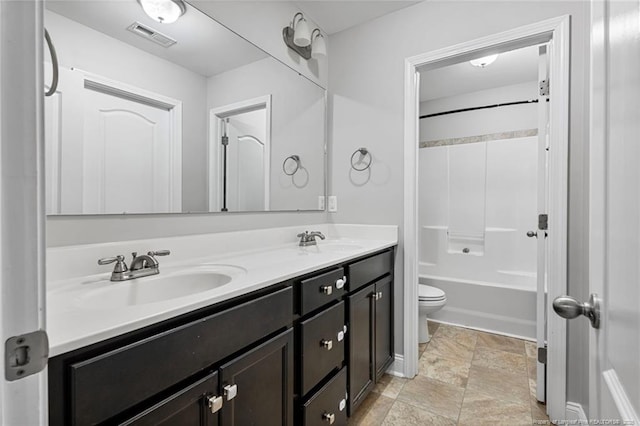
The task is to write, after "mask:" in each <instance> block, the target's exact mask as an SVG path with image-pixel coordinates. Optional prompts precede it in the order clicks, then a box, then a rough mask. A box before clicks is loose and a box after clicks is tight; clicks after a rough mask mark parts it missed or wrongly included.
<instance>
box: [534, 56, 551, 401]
mask: <svg viewBox="0 0 640 426" xmlns="http://www.w3.org/2000/svg"><path fill="white" fill-rule="evenodd" d="M549 47H550V46H549V45H542V46H539V47H538V49H539V50H538V52H539V60H538V81H548V80H549V78H548V76H549V61H548V52H547V49H549ZM548 98H549V96H548V95H547V94H546V93H545V92H544V91H543V90H540V91H539V92H538V176H537V181H538V182H537V183H538V203H537V205H538V214H539V215H540V214H546V213H547V206H548V203H547V197H548V193H549V192H548V188H547V187H548V182H549V174H548V170H547V164H548V161H547V160H548V154H547V153H548V151H547V148H548V147H549V103H548V102H547V99H548ZM533 219H534V220H536V219H538V218H533ZM536 225H538V230H537V231H536V233H537V240H536V243H537V269H536V282H537V289H536V346H537V347H538V349H541V348H542V349H543V350H544V349H546V347H547V237H546V231H545V230H543V229H539V225H540V224H539V223H536ZM546 381H547V371H546V364H545V363H541V362H540V359H539V358H538V362H537V363H536V398H537V400H538V401H540V402H546V400H547V395H546V390H547V383H546Z"/></svg>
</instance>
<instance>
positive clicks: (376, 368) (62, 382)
mask: <svg viewBox="0 0 640 426" xmlns="http://www.w3.org/2000/svg"><path fill="white" fill-rule="evenodd" d="M393 254H394V248H390V249H385V250H383V251H381V252H379V253H377V254H374V255H371V256H367V257H365V258H363V259H357V260H355V261H350V262H346V263H344V264H340V265H336V266H333V267H330V268H328V269H325V270H322V271H319V272H318V273H315V274H314V273H312V274H307V275H305V276H302V277H300V278H297V279H291V280H288V281H286V282H284V283H281V284H277V285H274V286H271V287H269V288H267V289H263V290H261V291H259V292H256V293H252V294H250V295H246V296H241V297H239V298H237V299H234V300H231V301H225V302H222V303H220V304H217V305H213V306H211V307H209V308H204V309H200V310H198V311H196V312H191V313H188V314H185V315H182V316H180V317H177V318H173V319H170V320H167V321H164V322H162V323H159V324H155V325H153V326H149V327H146V328H144V329H140V330H136V331H133V332H131V333H128V334H126V335H123V336H118V337H115V338H112V339H110V340H107V341H103V342H99V343H96V344H94V345H91V346H89V347H85V348H81V349H77V350H74V351H72V352H68V353H65V354H62V355H59V356H56V357H54V358H52V359H51V360H50V361H49V423H50V424H51V425H54V426H55V425H65V426H66V425H94V424H124V425H163V424H164V425H201V426H218V425H220V426H231V425H234V426H235V425H260V426H270V425H273V426H276V425H278V426H294V425H295V426H298V425H303V426H306V425H321V424H333V425H336V426H338V425H346V418H347V413H353V410H354V409H355V408H356V407H357V406H358V404H359V403H360V402H361V401H362V399H363V398H364V397H365V396H366V394H367V393H368V391H369V390H371V388H372V387H373V384H374V383H375V381H376V380H377V379H378V378H379V377H380V375H382V374H383V373H384V371H385V370H386V369H387V368H388V367H389V365H390V364H391V362H392V360H393V340H392V337H393V336H392V332H393V323H392V317H393Z"/></svg>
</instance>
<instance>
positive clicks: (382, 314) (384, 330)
mask: <svg viewBox="0 0 640 426" xmlns="http://www.w3.org/2000/svg"><path fill="white" fill-rule="evenodd" d="M392 282H393V281H392V279H391V277H386V278H383V279H381V280H379V281H377V282H376V288H375V294H376V296H375V297H374V300H375V330H376V331H375V335H376V339H375V366H376V370H375V371H376V381H378V379H380V377H381V376H382V375H383V374H384V372H385V371H386V369H387V368H389V366H390V365H391V363H392V362H393V286H392Z"/></svg>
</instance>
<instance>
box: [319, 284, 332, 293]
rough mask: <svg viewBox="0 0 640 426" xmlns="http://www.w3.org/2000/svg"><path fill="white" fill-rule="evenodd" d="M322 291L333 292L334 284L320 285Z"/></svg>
mask: <svg viewBox="0 0 640 426" xmlns="http://www.w3.org/2000/svg"><path fill="white" fill-rule="evenodd" d="M320 291H322V293H324V294H326V295H329V294H331V293H333V286H332V285H323V286H322V287H320Z"/></svg>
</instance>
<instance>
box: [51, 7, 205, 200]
mask: <svg viewBox="0 0 640 426" xmlns="http://www.w3.org/2000/svg"><path fill="white" fill-rule="evenodd" d="M45 25H46V27H47V30H48V31H49V34H50V35H51V38H52V39H53V41H54V43H55V46H56V52H57V54H58V60H59V64H60V66H61V67H64V68H67V69H69V68H72V67H74V68H79V69H81V70H83V71H88V72H91V73H93V74H97V75H100V76H102V77H107V78H109V79H112V80H116V81H119V82H121V83H125V84H129V85H132V86H136V87H139V88H141V89H144V90H149V91H151V92H154V93H157V94H160V95H163V96H168V97H171V98H174V99H178V100H181V101H182V102H183V105H182V108H183V110H182V164H183V167H182V186H183V191H182V198H183V202H182V206H183V209H184V211H206V210H207V208H206V201H207V187H206V183H207V181H206V171H207V169H206V162H205V161H204V160H205V156H204V155H203V153H205V152H207V146H206V142H207V140H206V139H207V127H206V109H205V106H206V90H205V88H206V78H205V77H203V76H201V75H199V74H196V73H194V72H192V71H189V70H187V69H186V68H183V67H181V66H179V65H176V64H174V63H173V62H169V61H167V60H164V59H161V58H159V57H157V56H155V55H152V54H150V53H147V52H144V51H142V50H140V49H137V48H135V47H133V46H131V45H129V44H126V43H123V42H121V41H119V40H116V39H114V38H112V37H109V36H107V35H105V34H103V33H101V32H99V31H96V30H94V29H92V28H89V27H87V26H85V25H82V24H79V23H77V22H76V21H73V20H71V19H68V18H66V17H64V16H61V15H58V14H57V13H54V12H51V11H49V10H45ZM123 64H126V66H123ZM176 81H179V82H180V84H175V82H176ZM123 155H126V153H123Z"/></svg>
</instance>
